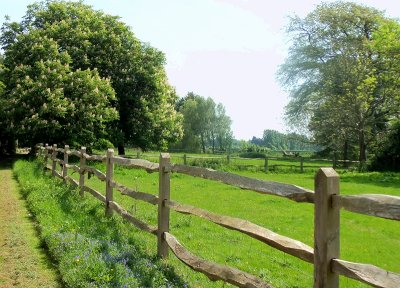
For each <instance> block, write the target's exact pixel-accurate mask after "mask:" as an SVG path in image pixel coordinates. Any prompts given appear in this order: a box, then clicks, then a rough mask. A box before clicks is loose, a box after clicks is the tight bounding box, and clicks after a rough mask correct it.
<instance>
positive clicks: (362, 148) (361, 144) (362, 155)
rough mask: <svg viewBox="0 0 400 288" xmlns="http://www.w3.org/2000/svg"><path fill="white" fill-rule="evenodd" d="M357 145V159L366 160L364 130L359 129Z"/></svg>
mask: <svg viewBox="0 0 400 288" xmlns="http://www.w3.org/2000/svg"><path fill="white" fill-rule="evenodd" d="M358 145H359V148H360V154H359V157H358V160H359V161H360V162H361V163H363V162H365V161H366V160H367V153H366V150H367V145H365V133H364V130H360V132H359V135H358Z"/></svg>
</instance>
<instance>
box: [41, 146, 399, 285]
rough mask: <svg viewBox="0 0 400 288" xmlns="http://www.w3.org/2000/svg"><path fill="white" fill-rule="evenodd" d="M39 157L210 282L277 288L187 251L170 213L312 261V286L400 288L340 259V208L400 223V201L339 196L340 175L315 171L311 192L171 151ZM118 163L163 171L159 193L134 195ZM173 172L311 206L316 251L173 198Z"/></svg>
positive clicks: (52, 149)
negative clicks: (152, 209)
mask: <svg viewBox="0 0 400 288" xmlns="http://www.w3.org/2000/svg"><path fill="white" fill-rule="evenodd" d="M59 153H63V158H62V159H59V158H58V154H59ZM38 155H40V156H42V157H44V161H45V163H46V164H45V165H46V167H47V168H48V169H51V172H52V175H54V176H56V177H58V178H61V179H63V180H64V181H68V182H69V183H71V184H72V185H73V186H79V188H80V194H81V195H82V196H83V195H84V193H85V192H88V193H90V194H91V195H93V196H94V197H96V198H97V199H98V200H100V201H102V202H103V203H105V210H106V215H111V214H112V213H113V211H115V212H116V213H118V214H119V215H121V216H122V217H123V218H124V219H126V220H127V221H129V222H130V223H132V224H133V225H134V226H136V227H137V228H139V229H142V230H144V231H146V232H148V233H151V234H154V235H155V236H157V251H158V255H159V256H160V257H163V258H166V257H168V253H169V250H171V251H172V252H173V253H174V254H175V255H176V257H177V258H178V259H179V260H180V261H182V262H183V263H185V264H186V265H187V266H189V267H190V268H191V269H193V270H195V271H198V272H201V273H203V274H205V275H207V276H208V277H209V278H210V279H211V280H213V281H215V280H222V281H225V282H228V283H231V284H234V285H236V286H239V287H272V286H271V284H269V283H265V282H263V281H262V280H261V279H259V278H258V277H256V276H254V275H251V274H249V273H247V272H244V271H241V270H238V269H236V268H232V267H228V266H225V265H220V264H217V263H213V262H210V261H207V260H204V259H201V258H199V257H197V256H196V255H194V254H192V253H190V252H189V251H188V250H187V249H186V248H185V247H183V246H182V245H181V244H180V243H179V241H178V240H177V239H176V238H175V236H174V235H172V234H171V233H170V232H169V226H170V223H169V222H170V218H169V214H170V210H171V209H172V210H174V211H177V212H179V213H183V214H190V215H195V216H198V217H201V218H203V219H206V220H209V221H211V222H213V223H215V224H218V225H220V226H223V227H225V228H228V229H232V230H236V231H239V232H242V233H244V234H247V235H248V236H250V237H253V238H255V239H257V240H259V241H261V242H263V243H265V244H267V245H269V246H271V247H273V248H275V249H278V250H280V251H283V252H285V253H287V254H290V255H292V256H295V257H297V258H299V259H301V260H303V261H306V262H309V263H312V264H313V265H314V287H318V288H333V287H339V275H342V276H345V277H349V278H352V279H355V280H358V281H361V282H364V283H367V284H369V285H372V286H374V287H387V288H398V287H400V275H399V274H396V273H393V272H389V271H386V270H384V269H381V268H379V267H376V266H373V265H369V264H361V263H353V262H348V261H345V260H342V259H340V248H339V243H340V238H339V237H340V209H341V208H343V209H346V210H348V211H352V212H356V213H361V214H366V215H371V216H376V217H382V218H387V219H393V220H397V221H399V220H400V197H395V196H389V195H375V194H369V195H354V196H341V195H340V193H339V192H340V191H339V176H338V174H337V173H336V172H335V170H334V169H332V168H321V169H320V170H319V171H318V172H317V173H316V176H315V192H314V191H310V190H307V189H304V188H301V187H298V186H295V185H290V184H283V183H277V182H272V181H263V180H256V179H252V178H248V177H244V176H240V175H236V174H232V173H227V172H220V171H215V170H211V169H206V168H201V167H192V166H187V165H182V164H172V163H171V161H170V156H169V154H167V153H161V155H160V156H159V157H160V158H159V163H153V162H150V161H147V160H143V159H127V158H122V157H118V156H114V151H113V150H112V149H108V151H107V153H106V155H88V154H87V153H86V149H85V148H84V147H82V148H81V149H80V150H79V151H76V150H70V149H69V147H68V146H67V145H66V146H65V147H64V148H57V145H53V146H48V145H46V146H45V147H43V146H39V147H38ZM70 155H75V156H76V157H79V158H80V162H79V166H77V165H72V164H69V163H68V157H69V156H70ZM48 160H51V163H52V165H51V166H50V165H48ZM87 160H94V161H102V162H105V163H106V173H103V172H101V171H99V170H97V169H95V168H93V167H90V166H87V165H86V161H87ZM57 164H59V165H61V167H62V171H61V172H58V171H57V169H56V168H57ZM115 164H117V165H122V166H127V167H134V168H140V169H144V170H146V171H147V172H150V173H151V172H158V173H159V195H158V196H155V195H152V194H147V193H143V192H139V191H135V190H134V189H131V188H128V187H126V186H124V185H121V184H119V183H117V182H116V181H114V177H113V176H114V165H115ZM68 169H72V170H74V171H75V172H77V173H79V174H80V178H79V182H78V181H76V180H74V179H73V178H71V177H70V176H68ZM85 173H92V174H94V175H95V176H96V177H98V178H99V179H100V180H101V181H104V182H105V187H106V195H105V196H104V195H102V194H101V193H100V192H98V191H96V190H94V189H92V188H90V187H88V186H86V185H85V178H84V174H85ZM171 173H182V174H186V175H190V176H194V177H201V178H204V179H209V180H215V181H219V182H222V183H225V184H228V185H232V186H236V187H240V188H242V189H247V190H252V191H255V192H258V193H264V194H270V195H276V196H280V197H285V198H288V199H291V200H293V201H296V202H308V203H314V206H315V209H314V248H313V247H310V246H308V245H306V244H304V243H302V242H300V241H297V240H294V239H291V238H288V237H285V236H282V235H279V234H277V233H274V232H272V231H271V230H268V229H267V228H264V227H261V226H259V225H256V224H254V223H251V222H249V221H246V220H242V219H238V218H234V217H229V216H223V215H219V214H215V213H212V212H209V211H207V210H203V209H200V208H197V207H193V206H190V205H186V204H181V203H177V202H175V201H173V200H171V199H170V181H171V180H170V178H171ZM114 189H116V190H118V191H120V192H121V193H122V194H123V195H126V196H129V197H132V198H134V199H138V200H142V201H145V202H147V203H150V204H153V205H158V227H153V226H151V225H149V224H147V223H145V222H143V221H141V220H139V219H137V218H135V217H134V216H132V215H131V214H129V213H128V212H127V211H126V210H125V209H124V208H123V207H121V206H120V205H119V204H118V203H116V202H115V201H114V200H113V191H114Z"/></svg>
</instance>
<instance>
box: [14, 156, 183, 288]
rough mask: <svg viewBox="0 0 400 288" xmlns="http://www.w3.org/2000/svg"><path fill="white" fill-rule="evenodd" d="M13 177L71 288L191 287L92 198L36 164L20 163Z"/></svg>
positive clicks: (127, 226) (124, 224)
mask: <svg viewBox="0 0 400 288" xmlns="http://www.w3.org/2000/svg"><path fill="white" fill-rule="evenodd" d="M14 173H15V175H16V176H17V178H18V181H19V183H20V185H21V190H22V193H23V194H24V196H25V197H26V199H27V202H28V205H29V208H30V210H31V212H32V213H33V214H34V215H35V217H36V220H37V221H38V226H39V230H40V236H41V237H42V239H43V241H44V243H45V245H46V246H47V247H48V249H49V252H50V254H51V256H52V257H53V258H54V259H55V261H56V262H57V263H58V268H59V271H60V274H61V277H62V280H63V282H64V283H65V285H66V286H67V287H171V286H173V287H185V286H186V284H185V283H184V281H183V280H182V279H181V278H180V277H178V276H177V275H176V274H175V272H174V269H173V268H171V267H170V266H168V265H167V264H166V263H164V262H162V261H160V260H159V259H157V257H155V255H154V254H148V253H146V251H144V250H143V249H141V247H145V245H144V243H140V239H137V238H135V237H134V236H132V234H133V233H132V227H131V226H130V225H129V224H127V223H124V222H123V221H122V219H120V218H119V217H118V216H115V217H105V216H104V208H103V207H102V205H101V204H100V203H99V202H97V201H96V199H94V198H93V197H91V196H85V197H84V198H80V197H79V196H78V193H77V191H75V190H74V189H72V188H70V187H67V186H65V184H64V183H62V182H61V181H58V180H57V181H56V180H55V179H51V178H50V177H49V176H44V175H43V172H42V168H41V166H40V165H39V164H38V163H36V162H27V161H17V162H16V163H15V165H14Z"/></svg>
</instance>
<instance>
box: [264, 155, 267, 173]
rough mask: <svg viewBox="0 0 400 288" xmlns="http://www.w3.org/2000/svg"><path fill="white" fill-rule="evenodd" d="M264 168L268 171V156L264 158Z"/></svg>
mask: <svg viewBox="0 0 400 288" xmlns="http://www.w3.org/2000/svg"><path fill="white" fill-rule="evenodd" d="M264 170H265V173H268V157H265V160H264Z"/></svg>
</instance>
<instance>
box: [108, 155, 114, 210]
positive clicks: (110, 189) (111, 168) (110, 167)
mask: <svg viewBox="0 0 400 288" xmlns="http://www.w3.org/2000/svg"><path fill="white" fill-rule="evenodd" d="M112 157H114V149H108V150H107V162H106V167H107V170H106V215H107V216H111V215H112V213H113V211H112V209H111V208H110V201H113V187H112V186H111V181H113V177H114V164H113V163H112V161H111V158H112Z"/></svg>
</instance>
